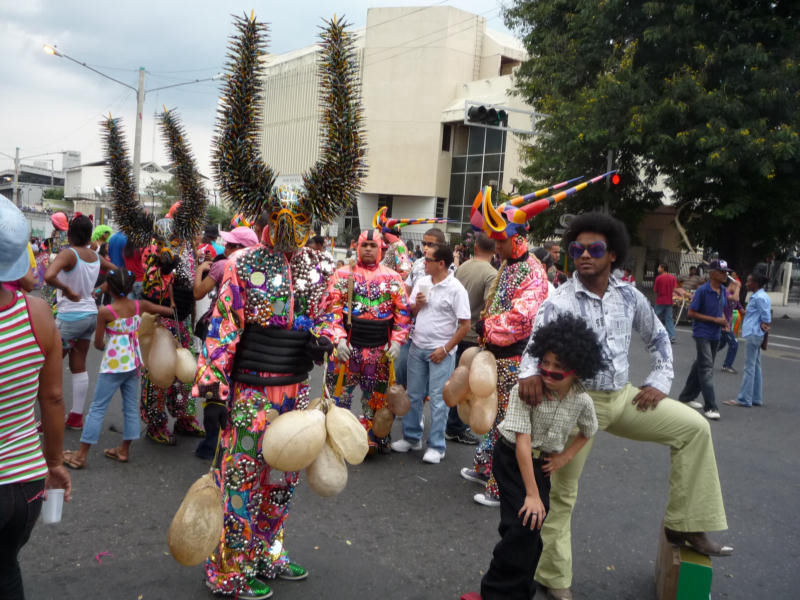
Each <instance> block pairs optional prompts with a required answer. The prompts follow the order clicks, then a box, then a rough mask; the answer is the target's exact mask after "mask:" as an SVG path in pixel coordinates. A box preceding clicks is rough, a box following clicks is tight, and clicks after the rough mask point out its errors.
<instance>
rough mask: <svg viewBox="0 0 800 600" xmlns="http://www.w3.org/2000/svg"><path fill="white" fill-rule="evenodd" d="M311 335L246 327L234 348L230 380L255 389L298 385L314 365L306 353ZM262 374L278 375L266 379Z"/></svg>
mask: <svg viewBox="0 0 800 600" xmlns="http://www.w3.org/2000/svg"><path fill="white" fill-rule="evenodd" d="M310 339H311V334H310V333H309V332H308V331H293V330H289V329H279V328H277V327H261V326H260V325H247V326H246V327H245V329H244V332H243V333H242V337H241V339H240V340H239V344H238V345H237V346H236V356H235V357H234V360H233V369H232V372H231V379H233V380H234V381H238V382H240V383H246V384H248V385H257V386H278V385H291V384H293V383H300V382H301V381H305V380H306V379H308V374H309V373H310V372H311V369H313V368H314V363H313V361H312V360H311V358H310V357H309V356H308V354H307V353H306V348H307V345H308V342H309V340H310ZM264 373H282V375H275V376H272V377H266V376H265V375H264Z"/></svg>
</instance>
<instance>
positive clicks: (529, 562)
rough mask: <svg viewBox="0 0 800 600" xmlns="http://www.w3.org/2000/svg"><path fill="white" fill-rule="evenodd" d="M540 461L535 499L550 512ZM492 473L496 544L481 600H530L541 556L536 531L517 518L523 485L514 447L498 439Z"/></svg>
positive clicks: (535, 462)
mask: <svg viewBox="0 0 800 600" xmlns="http://www.w3.org/2000/svg"><path fill="white" fill-rule="evenodd" d="M543 464H544V461H542V460H540V459H534V460H533V473H534V475H535V476H536V486H537V487H538V488H539V497H540V498H541V499H542V504H544V508H545V510H546V511H549V510H550V478H549V477H545V474H544V472H543V471H542V465H543ZM492 472H493V473H494V476H495V478H496V479H497V485H498V487H499V488H500V527H498V531H499V532H500V538H501V539H500V541H499V542H498V543H497V545H496V546H495V547H494V553H493V558H492V562H491V564H490V565H489V570H488V571H487V572H486V575H484V576H483V579H482V580H481V599H482V600H530V598H533V595H534V594H535V593H536V583H535V582H534V580H533V576H534V574H535V573H536V565H538V564H539V557H540V556H541V554H542V537H541V533H540V530H539V529H536V528H534V529H533V531H531V528H530V524H529V525H528V526H527V527H526V526H524V525H523V524H522V519H521V518H520V517H519V516H518V514H517V513H519V509H521V508H522V505H523V504H524V503H525V482H524V481H523V480H522V473H520V471H519V465H518V464H517V456H516V454H515V450H514V448H513V447H512V446H511V445H510V444H508V443H507V442H505V440H504V439H503V438H502V436H501V438H500V439H498V441H497V444H496V445H495V447H494V460H493V462H492Z"/></svg>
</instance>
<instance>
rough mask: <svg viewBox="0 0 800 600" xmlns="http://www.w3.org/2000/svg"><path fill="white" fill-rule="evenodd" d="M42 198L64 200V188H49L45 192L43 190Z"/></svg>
mask: <svg viewBox="0 0 800 600" xmlns="http://www.w3.org/2000/svg"><path fill="white" fill-rule="evenodd" d="M42 198H44V199H46V200H63V199H64V188H63V187H59V188H47V189H46V190H45V191H44V192H42Z"/></svg>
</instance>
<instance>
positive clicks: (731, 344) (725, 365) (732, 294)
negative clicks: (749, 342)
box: [717, 271, 744, 375]
mask: <svg viewBox="0 0 800 600" xmlns="http://www.w3.org/2000/svg"><path fill="white" fill-rule="evenodd" d="M725 289H726V292H727V296H728V304H727V305H726V306H725V311H724V313H723V314H724V315H725V320H727V321H728V327H727V329H723V330H722V335H721V336H720V338H719V346H718V347H717V352H721V351H722V349H723V348H724V347H725V346H726V345H727V346H728V352H727V353H726V354H725V360H724V361H722V371H723V372H724V373H731V374H732V375H735V374H736V369H734V368H733V361H735V360H736V352H737V351H738V350H739V340H737V339H736V331H734V328H735V325H734V318H733V312H734V311H735V310H738V311H739V314H740V315H743V314H744V308H742V305H741V303H740V302H739V292H741V290H742V284H741V282H740V281H739V279H738V277H736V273H735V272H733V271H731V273H730V276H729V277H728V281H727V282H726V285H725ZM740 318H741V317H740Z"/></svg>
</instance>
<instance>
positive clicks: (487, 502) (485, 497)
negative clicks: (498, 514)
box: [472, 492, 500, 506]
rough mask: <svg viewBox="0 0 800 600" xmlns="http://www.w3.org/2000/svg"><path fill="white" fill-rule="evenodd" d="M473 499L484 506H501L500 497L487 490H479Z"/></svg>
mask: <svg viewBox="0 0 800 600" xmlns="http://www.w3.org/2000/svg"><path fill="white" fill-rule="evenodd" d="M472 499H473V500H475V502H477V503H478V504H483V505H484V506H500V499H499V498H495V497H494V496H490V495H489V494H487V493H486V492H478V493H477V494H475V495H474V496H473V497H472Z"/></svg>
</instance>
